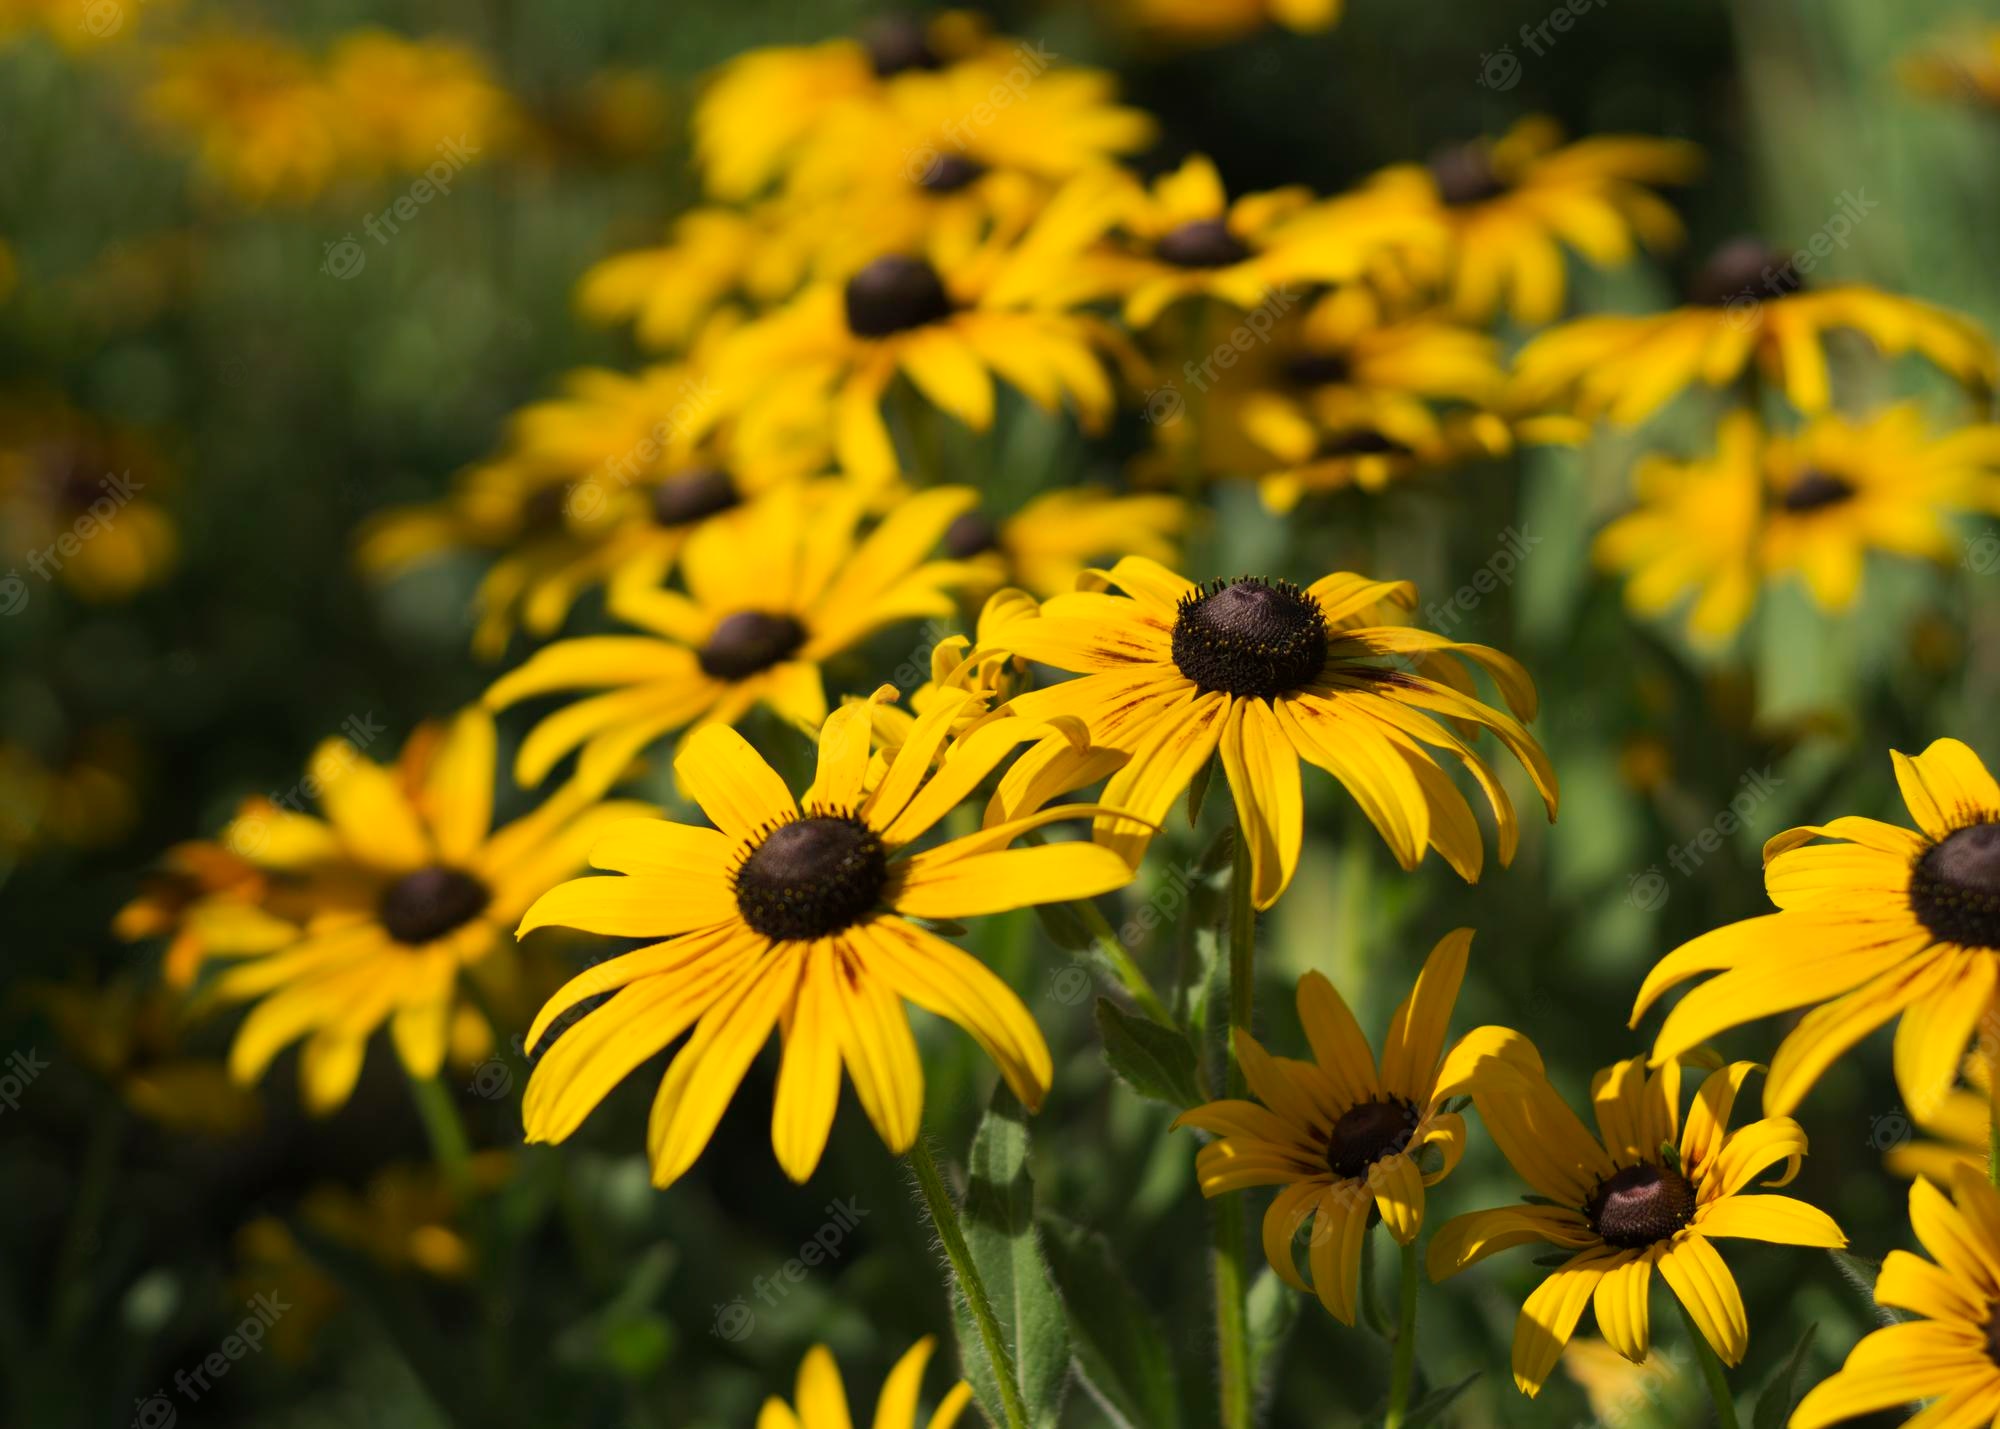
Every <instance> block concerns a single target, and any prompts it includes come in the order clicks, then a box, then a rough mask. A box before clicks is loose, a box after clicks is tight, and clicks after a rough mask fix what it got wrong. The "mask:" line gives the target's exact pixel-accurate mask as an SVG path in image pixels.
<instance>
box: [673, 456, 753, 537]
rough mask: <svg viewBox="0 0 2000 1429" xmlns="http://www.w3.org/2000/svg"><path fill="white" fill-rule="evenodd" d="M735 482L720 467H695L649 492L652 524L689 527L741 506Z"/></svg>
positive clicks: (740, 497) (740, 498)
mask: <svg viewBox="0 0 2000 1429" xmlns="http://www.w3.org/2000/svg"><path fill="white" fill-rule="evenodd" d="M742 500H743V498H742V496H741V495H740V494H739V493H738V492H737V490H736V482H735V480H734V479H733V478H731V476H730V475H729V473H728V472H726V471H724V470H722V469H721V468H720V467H713V466H704V467H697V468H695V469H694V470H692V471H684V472H682V473H681V474H680V475H679V476H674V477H669V478H668V479H667V480H665V481H663V482H661V483H660V484H659V485H658V486H656V487H654V488H653V520H655V521H656V522H658V523H659V524H660V525H662V526H691V525H693V524H694V523H695V522H697V521H705V520H707V519H708V518H709V517H710V516H718V515H720V514H721V513H723V512H724V511H727V510H729V509H730V508H732V507H734V506H738V505H740V504H741V503H742Z"/></svg>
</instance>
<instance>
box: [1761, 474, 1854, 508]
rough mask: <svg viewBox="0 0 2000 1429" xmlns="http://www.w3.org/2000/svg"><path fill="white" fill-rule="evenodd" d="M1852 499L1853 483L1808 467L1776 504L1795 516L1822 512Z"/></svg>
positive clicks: (1785, 490)
mask: <svg viewBox="0 0 2000 1429" xmlns="http://www.w3.org/2000/svg"><path fill="white" fill-rule="evenodd" d="M1853 497H1854V483H1852V482H1851V481H1849V480H1847V479H1846V478H1845V477H1842V476H1836V475H1835V474H1834V473H1832V472H1830V471H1821V470H1819V468H1817V467H1808V468H1806V470H1804V471H1802V472H1800V473H1799V474H1798V477H1797V478H1796V479H1795V480H1794V481H1793V482H1792V484H1791V485H1790V486H1788V487H1786V488H1785V489H1784V491H1783V493H1782V494H1781V495H1780V496H1779V497H1778V504H1779V505H1781V506H1783V507H1784V508H1785V510H1787V511H1789V512H1791V513H1792V514H1793V515H1795V516H1799V515H1804V514H1805V513H1806V512H1809V511H1823V510H1825V509H1826V508H1827V507H1829V506H1838V505H1840V504H1841V502H1843V501H1850V500H1852V499H1853Z"/></svg>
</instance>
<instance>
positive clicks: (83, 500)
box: [41, 443, 111, 512]
mask: <svg viewBox="0 0 2000 1429" xmlns="http://www.w3.org/2000/svg"><path fill="white" fill-rule="evenodd" d="M41 466H42V475H43V480H44V481H45V482H46V483H47V485H48V490H49V496H50V499H51V500H52V501H53V503H54V504H55V505H56V506H58V507H60V508H62V509H63V510H64V511H69V512H82V511H88V510H89V509H90V506H91V503H92V502H94V501H96V500H97V499H98V498H99V497H102V496H106V495H109V494H110V492H109V487H108V485H107V479H108V477H109V476H110V473H111V467H110V465H109V459H108V457H107V456H106V455H105V454H104V453H102V452H99V451H96V450H94V449H93V448H92V447H91V446H89V445H87V444H84V443H61V444H59V445H56V446H53V447H50V448H48V449H46V450H45V451H44V452H43V454H42V460H41Z"/></svg>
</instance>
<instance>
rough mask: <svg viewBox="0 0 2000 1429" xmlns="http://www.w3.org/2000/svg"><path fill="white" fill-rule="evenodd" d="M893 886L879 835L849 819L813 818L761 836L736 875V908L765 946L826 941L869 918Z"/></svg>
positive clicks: (827, 814)
mask: <svg viewBox="0 0 2000 1429" xmlns="http://www.w3.org/2000/svg"><path fill="white" fill-rule="evenodd" d="M888 878H889V861H888V853H887V851H886V850H884V848H883V847H882V840H881V839H880V838H879V837H878V836H877V835H876V833H875V831H874V830H873V829H871V828H869V827H868V825H866V824H864V823H863V822H861V820H860V819H858V818H856V817H854V816H853V815H851V814H844V813H832V812H824V813H809V814H807V815H806V816H805V817H804V818H801V819H794V820H792V821H791V822H790V823H783V824H779V825H777V826H776V827H774V828H771V829H770V830H768V831H767V832H763V833H761V834H760V835H759V837H758V840H757V844H756V847H754V848H752V849H751V850H750V855H749V857H747V858H745V859H744V860H743V863H742V865H741V866H740V867H738V868H737V870H736V906H737V908H738V910H740V911H741V912H742V914H743V921H744V922H746V923H748V924H749V925H750V926H751V927H752V928H754V929H756V930H757V931H758V932H759V933H762V934H763V935H764V936H765V937H767V938H773V939H778V940H781V941H805V940H808V939H812V938H824V937H827V936H829V935H831V934H834V933H838V932H839V931H840V930H841V929H843V928H850V927H852V926H853V925H854V924H856V923H858V922H860V921H861V919H862V918H863V917H865V916H867V914H868V913H869V912H870V911H871V910H872V909H874V907H875V906H876V905H877V904H878V903H880V902H881V901H882V886H883V884H884V883H886V882H887V881H888Z"/></svg>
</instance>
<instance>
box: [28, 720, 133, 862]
mask: <svg viewBox="0 0 2000 1429" xmlns="http://www.w3.org/2000/svg"><path fill="white" fill-rule="evenodd" d="M145 773H146V759H145V751H144V749H143V748H142V746H141V745H140V744H139V742H138V741H137V740H136V739H134V738H133V736H132V732H131V731H130V730H129V729H126V728H125V727H123V726H122V725H110V724H107V725H91V726H87V727H85V728H84V729H82V730H79V731H77V732H76V733H75V734H74V735H73V736H71V737H69V738H68V739H66V740H64V741H63V742H62V744H61V747H60V748H59V749H57V750H55V751H48V750H43V751H40V752H37V751H36V750H35V749H31V748H30V747H29V746H27V745H26V744H21V743H17V742H15V741H13V740H8V739H0V853H5V854H8V855H11V856H20V855H22V854H25V853H28V852H30V851H32V850H34V849H37V848H42V847H49V846H53V847H58V848H80V849H97V848H107V847H109V846H111V845H113V844H116V843H117V842H118V841H119V840H120V839H122V838H124V837H125V836H126V835H127V834H129V833H130V832H131V831H132V826H133V825H134V824H135V823H137V822H138V818H139V807H140V790H141V786H142V782H143V778H144V775H145Z"/></svg>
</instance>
